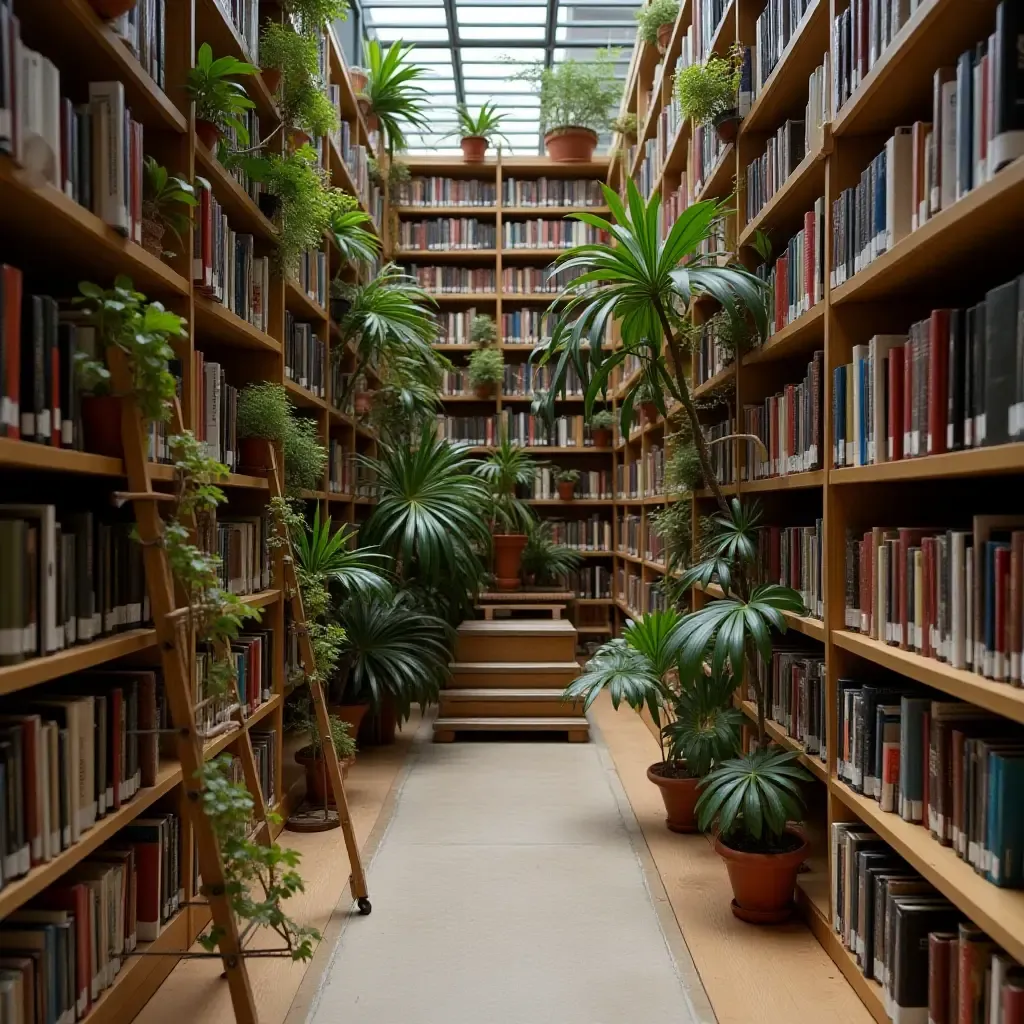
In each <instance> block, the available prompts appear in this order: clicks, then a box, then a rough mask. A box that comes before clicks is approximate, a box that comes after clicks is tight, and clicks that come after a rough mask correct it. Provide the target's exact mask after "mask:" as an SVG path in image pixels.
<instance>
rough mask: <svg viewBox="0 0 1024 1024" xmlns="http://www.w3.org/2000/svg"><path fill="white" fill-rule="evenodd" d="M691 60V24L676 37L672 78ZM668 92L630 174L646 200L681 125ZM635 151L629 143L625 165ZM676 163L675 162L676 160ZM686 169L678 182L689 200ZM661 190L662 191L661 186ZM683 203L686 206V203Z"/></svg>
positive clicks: (678, 110)
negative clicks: (637, 167)
mask: <svg viewBox="0 0 1024 1024" xmlns="http://www.w3.org/2000/svg"><path fill="white" fill-rule="evenodd" d="M693 59H694V58H693V25H692V24H691V25H689V26H688V27H687V29H686V33H685V34H684V35H683V37H682V38H681V39H680V42H679V56H678V57H677V58H676V62H675V65H674V66H673V68H672V71H671V76H672V79H673V80H674V79H675V77H676V76H677V75H679V73H680V72H682V71H683V70H685V69H686V68H688V67H690V65H691V64H693ZM671 92H672V98H671V99H670V100H669V102H668V103H666V104H664V105H663V106H662V108H661V112H660V113H659V114H658V125H657V129H656V131H655V133H654V136H653V138H650V139H647V140H646V141H645V142H644V144H643V145H644V159H643V161H642V162H641V164H640V167H639V169H638V170H637V173H636V175H635V176H634V180H635V181H636V185H637V188H639V189H640V191H641V193H642V194H643V195H644V196H646V197H647V198H648V199H650V197H651V193H652V192H653V191H654V186H655V183H660V182H659V179H660V177H661V174H662V169H663V168H664V166H665V163H666V161H667V160H668V157H669V153H670V152H671V151H672V147H673V146H674V145H675V143H676V136H677V135H678V134H679V129H680V128H681V127H682V124H683V111H682V108H681V106H680V105H679V97H678V96H677V95H676V91H675V89H673V90H671ZM635 154H636V147H635V146H631V147H630V153H629V164H628V166H630V167H632V166H633V160H634V159H635ZM676 162H677V163H678V161H676ZM687 170H688V169H687V168H682V169H680V171H679V173H680V181H681V184H680V190H684V191H685V192H686V195H687V198H688V199H689V201H690V202H692V200H693V194H692V192H690V191H689V190H688V189H686V184H687V182H688V181H689V174H688V173H687ZM662 192H664V189H663V188H662ZM686 205H689V202H688V203H687V204H686ZM680 212H681V211H680ZM662 226H663V227H666V225H665V213H664V211H663V212H662ZM667 227H671V222H669V224H668V225H667ZM666 233H667V231H663V232H662V237H664V235H665V234H666Z"/></svg>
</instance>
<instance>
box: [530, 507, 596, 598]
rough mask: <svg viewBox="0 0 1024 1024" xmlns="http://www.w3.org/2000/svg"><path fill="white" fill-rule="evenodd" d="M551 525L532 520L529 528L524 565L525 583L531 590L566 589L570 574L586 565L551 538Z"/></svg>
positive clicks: (580, 556)
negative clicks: (537, 588)
mask: <svg viewBox="0 0 1024 1024" xmlns="http://www.w3.org/2000/svg"><path fill="white" fill-rule="evenodd" d="M551 529H552V526H551V522H550V520H547V519H531V520H530V521H529V522H528V523H527V524H526V546H525V547H524V548H523V553H522V556H521V559H520V561H521V565H522V572H523V582H524V583H525V584H526V585H527V586H528V587H533V586H536V587H553V586H563V587H564V586H566V585H567V582H568V576H569V573H571V572H575V570H577V569H578V568H579V567H580V565H582V564H583V556H582V555H581V554H580V553H579V552H578V551H574V550H573V549H572V548H570V547H567V546H566V545H565V544H559V543H558V541H556V540H553V539H552V537H551Z"/></svg>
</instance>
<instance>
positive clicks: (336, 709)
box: [327, 702, 370, 736]
mask: <svg viewBox="0 0 1024 1024" xmlns="http://www.w3.org/2000/svg"><path fill="white" fill-rule="evenodd" d="M369 710H370V705H369V702H367V703H366V704H331V705H329V706H328V708H327V713H328V714H329V715H333V716H334V717H335V718H340V719H341V720H342V721H343V722H347V723H348V726H349V730H348V731H349V735H350V736H358V735H359V727H360V726H361V725H362V724H363V719H364V718H365V717H366V713H367V712H368V711H369Z"/></svg>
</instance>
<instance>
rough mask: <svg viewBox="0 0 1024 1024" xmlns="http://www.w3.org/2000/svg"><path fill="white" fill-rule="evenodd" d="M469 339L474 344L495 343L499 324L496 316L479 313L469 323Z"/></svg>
mask: <svg viewBox="0 0 1024 1024" xmlns="http://www.w3.org/2000/svg"><path fill="white" fill-rule="evenodd" d="M469 340H470V341H471V342H472V343H473V344H474V345H481V346H484V347H486V346H487V345H493V344H494V343H495V342H496V341H497V340H498V325H497V324H496V323H495V322H494V317H492V316H488V315H487V314H486V313H477V314H476V316H474V317H473V320H472V322H471V323H470V325H469Z"/></svg>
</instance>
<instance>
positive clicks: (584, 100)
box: [514, 50, 622, 133]
mask: <svg viewBox="0 0 1024 1024" xmlns="http://www.w3.org/2000/svg"><path fill="white" fill-rule="evenodd" d="M514 78H515V79H516V80H519V81H525V82H529V83H530V84H531V85H533V87H534V88H535V89H536V91H537V93H538V95H539V96H540V123H541V130H542V131H543V132H545V133H549V132H559V131H564V130H565V129H567V128H588V129H590V130H591V131H593V132H597V133H600V132H603V131H604V130H605V129H606V128H607V127H608V123H609V115H610V112H611V111H612V110H614V109H615V107H616V105H617V104H618V102H619V97H620V96H621V95H622V84H621V83H620V82H619V81H618V80H617V79H616V78H615V60H614V55H613V53H612V52H611V51H609V50H598V51H597V53H596V54H595V56H594V59H593V60H592V61H578V60H573V59H571V58H570V59H569V60H565V61H562V63H561V64H556V65H555V66H554V67H553V68H548V67H545V66H544V65H543V64H535V65H533V66H531V67H528V68H526V69H525V70H524V71H520V72H519V73H518V74H516V75H515V76H514Z"/></svg>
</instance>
